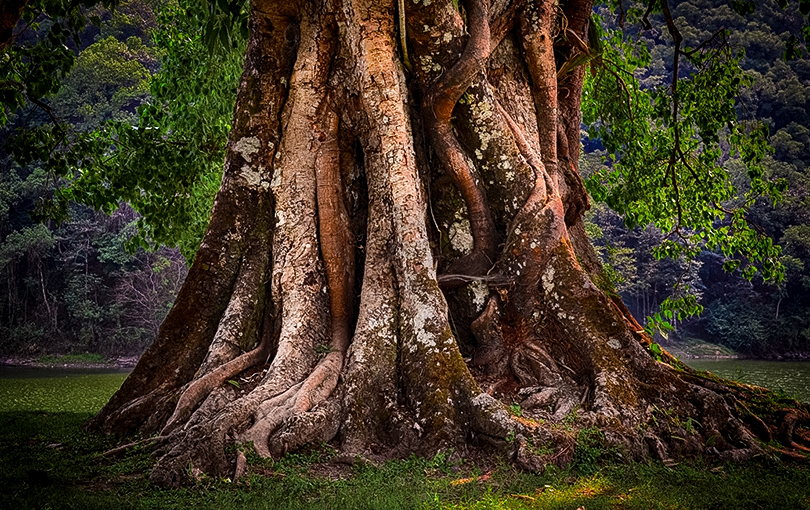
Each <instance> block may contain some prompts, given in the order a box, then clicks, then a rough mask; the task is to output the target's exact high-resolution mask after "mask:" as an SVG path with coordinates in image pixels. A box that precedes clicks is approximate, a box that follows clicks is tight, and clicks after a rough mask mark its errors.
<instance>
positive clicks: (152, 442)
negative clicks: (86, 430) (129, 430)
mask: <svg viewBox="0 0 810 510" xmlns="http://www.w3.org/2000/svg"><path fill="white" fill-rule="evenodd" d="M167 440H168V438H167V437H166V436H163V435H160V436H155V437H148V438H146V439H141V440H140V441H133V442H131V443H127V444H124V445H121V446H118V447H116V448H113V449H112V450H107V451H106V452H103V453H101V454H100V456H101V457H117V456H119V455H123V454H125V453H126V452H127V450H129V449H130V448H135V447H137V446H144V445H145V447H146V448H150V449H151V448H155V447H157V446H160V445H162V444H164V443H165V442H166V441H167Z"/></svg>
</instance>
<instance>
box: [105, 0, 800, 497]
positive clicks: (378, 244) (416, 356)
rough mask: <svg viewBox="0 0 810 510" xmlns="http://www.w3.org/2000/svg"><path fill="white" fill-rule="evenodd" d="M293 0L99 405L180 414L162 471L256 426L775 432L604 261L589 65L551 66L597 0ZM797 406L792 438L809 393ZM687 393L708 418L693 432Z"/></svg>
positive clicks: (255, 30)
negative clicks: (181, 260) (141, 333)
mask: <svg viewBox="0 0 810 510" xmlns="http://www.w3.org/2000/svg"><path fill="white" fill-rule="evenodd" d="M284 9H289V10H291V12H286V11H284ZM298 9H299V8H298V7H297V4H292V3H287V4H283V3H279V2H271V1H267V0H265V1H260V0H254V2H253V4H252V8H251V28H252V31H251V37H250V43H249V45H248V55H247V58H246V62H245V72H244V75H243V79H242V85H241V87H240V93H239V97H238V100H237V106H236V114H235V117H234V129H233V131H232V133H231V140H230V143H229V151H228V160H227V162H226V168H225V177H224V180H223V186H222V190H221V191H220V194H219V196H218V198H217V203H216V206H215V208H214V211H213V212H212V220H211V227H210V228H209V231H208V233H207V234H206V237H205V240H204V242H203V246H202V247H201V249H200V252H199V254H198V256H197V259H196V260H195V263H194V266H193V267H192V270H191V273H190V274H189V277H188V280H187V282H186V284H185V285H184V287H183V290H182V291H181V293H180V295H179V296H178V299H177V303H176V305H175V307H174V308H173V310H172V312H171V313H170V315H169V317H168V318H167V320H166V322H165V323H164V325H163V327H162V328H161V331H160V333H159V335H158V338H157V340H156V341H155V343H154V344H153V346H152V347H151V348H150V349H149V351H148V352H147V353H146V354H145V355H144V357H143V359H142V360H141V362H140V363H139V365H138V367H137V368H136V369H135V371H134V372H133V374H132V375H131V376H130V378H129V379H128V380H127V382H126V383H125V385H124V386H123V387H122V388H121V390H120V391H119V392H118V393H117V394H116V395H115V396H114V397H113V399H112V400H111V401H110V403H109V404H108V405H107V406H106V407H105V408H104V409H103V410H102V411H101V413H99V415H98V416H97V417H96V418H94V420H93V421H92V422H91V425H93V426H95V427H98V428H101V429H102V430H105V431H108V432H112V431H115V432H122V433H129V432H132V431H135V430H138V431H141V432H144V433H152V432H155V431H158V430H162V431H163V432H162V435H163V436H162V437H161V440H160V441H159V442H160V443H161V444H162V445H163V446H162V448H163V450H162V453H163V455H162V457H161V459H160V461H159V462H158V464H157V466H156V467H155V469H154V470H153V474H152V478H153V480H155V481H156V482H159V483H163V484H167V485H175V484H177V483H180V482H181V481H182V477H183V473H185V472H186V470H187V468H188V467H189V466H192V470H195V469H200V470H203V471H208V472H212V473H217V474H221V475H224V476H231V475H233V473H234V472H236V473H242V472H244V469H245V468H244V465H243V464H244V463H243V462H239V463H237V462H236V460H237V459H235V458H229V457H228V455H226V450H227V449H228V446H230V445H232V444H234V443H241V444H245V443H250V442H252V444H253V446H254V448H255V449H256V451H257V452H258V453H259V454H260V455H263V456H267V455H279V454H282V453H284V452H285V451H288V450H291V449H295V448H298V447H300V446H301V445H303V444H306V443H307V442H320V441H331V440H335V441H336V442H337V444H338V446H339V447H340V448H341V449H343V450H344V451H345V452H347V453H352V454H375V453H379V450H380V449H382V450H385V451H387V452H388V453H389V454H391V453H393V454H397V453H402V454H404V453H410V452H413V451H425V452H427V451H432V450H435V449H437V448H439V447H443V446H447V445H452V446H454V447H457V448H459V449H460V450H461V451H463V450H464V449H465V448H467V442H466V441H467V438H469V437H477V438H479V439H481V438H484V439H485V441H483V442H489V443H493V442H494V443H498V442H499V441H503V440H504V439H505V438H507V437H512V436H514V437H516V438H517V441H515V443H514V444H515V451H514V453H515V460H516V462H517V463H518V464H520V465H522V466H524V467H526V468H529V469H539V468H542V466H543V465H544V463H545V462H547V461H550V460H551V459H552V458H553V459H555V462H560V461H561V460H564V459H565V458H570V454H568V457H566V453H565V452H570V441H571V440H570V437H568V436H566V434H565V433H564V432H562V431H561V430H560V429H559V428H555V427H554V424H555V423H557V422H559V421H561V420H563V419H565V417H566V416H573V415H572V413H574V412H575V411H576V416H578V417H579V419H578V421H577V422H576V426H577V427H580V426H590V425H599V426H601V427H603V428H604V430H605V432H606V435H607V436H608V437H609V439H610V441H612V442H614V443H618V444H621V445H623V446H624V447H626V448H627V450H628V452H629V453H631V454H633V455H636V456H639V457H641V456H643V455H648V454H651V455H654V456H657V457H660V458H662V459H663V458H668V457H670V456H674V455H679V454H690V455H691V454H697V453H700V454H703V453H705V452H704V450H705V447H704V446H703V442H705V440H706V439H707V438H709V437H717V438H719V439H717V443H716V444H717V446H715V450H714V454H719V455H720V456H721V457H724V458H742V457H745V456H750V455H751V454H753V453H756V452H757V451H759V448H760V447H759V446H758V444H757V442H756V441H755V439H754V437H753V436H752V435H751V433H750V432H749V431H748V428H747V425H745V424H746V423H751V424H754V425H752V430H754V429H756V430H759V431H761V430H765V431H767V430H768V426H767V425H766V424H765V422H763V421H762V419H760V418H756V417H755V416H754V415H753V414H752V413H751V412H748V411H744V409H747V408H746V407H745V405H744V404H742V403H738V402H741V400H742V399H744V398H748V396H746V395H745V392H746V391H749V390H748V389H746V388H743V387H729V386H725V385H722V384H719V383H714V382H711V381H708V380H706V379H705V378H704V377H702V376H700V375H698V374H695V373H693V372H692V371H690V370H688V369H683V368H682V367H680V365H678V364H677V363H674V360H671V359H670V358H669V357H668V356H667V355H665V356H664V358H665V359H664V360H665V361H669V362H670V364H664V363H660V362H658V361H656V360H655V359H653V357H651V356H650V355H649V353H648V352H647V351H646V349H645V347H647V346H648V345H649V343H650V340H649V338H647V337H646V335H645V334H644V333H643V332H642V331H641V328H640V327H639V325H638V324H637V323H636V322H635V321H634V320H633V319H632V316H631V315H630V314H629V312H628V311H627V309H626V308H625V307H624V305H623V304H622V303H621V301H620V300H619V299H618V298H616V297H615V296H613V295H611V294H609V293H606V292H604V291H603V290H600V289H599V288H598V286H597V285H595V283H594V282H599V281H603V278H602V274H601V272H602V269H601V265H600V262H599V259H598V257H597V256H596V254H595V252H594V250H593V248H592V247H591V245H590V244H589V242H588V239H587V236H586V235H585V231H584V228H583V224H582V213H583V211H584V210H585V209H587V207H588V199H587V194H586V193H585V190H584V187H583V186H582V181H581V179H580V177H579V174H578V171H577V165H578V154H579V125H580V116H579V106H580V96H581V91H582V83H583V79H584V69H583V68H578V69H574V70H573V72H570V73H568V74H567V75H566V76H558V74H557V71H558V69H559V68H560V66H561V65H562V64H563V62H564V61H565V60H566V59H570V58H572V56H574V54H575V53H576V52H580V51H588V50H587V25H588V20H589V13H590V10H591V3H590V2H588V1H582V0H570V1H566V2H562V4H561V5H558V4H557V3H556V2H554V1H552V0H536V1H528V2H525V3H523V2H519V1H511V0H500V1H495V2H492V5H491V6H489V10H488V9H487V2H485V1H484V0H469V1H468V2H466V3H463V12H460V11H459V9H458V8H457V6H456V5H454V2H453V1H452V0H432V1H430V2H428V1H425V2H411V1H407V2H406V6H405V9H404V12H400V11H398V10H396V9H395V8H394V4H393V2H391V3H390V4H386V3H380V2H378V1H376V0H333V1H331V2H324V3H320V2H313V3H310V4H307V6H306V7H301V8H300V11H299V10H298ZM292 11H294V12H292ZM488 11H489V13H488ZM397 12H398V13H399V14H397V15H404V16H405V17H406V20H404V21H405V22H404V23H400V22H398V21H403V20H395V18H394V17H395V13H397ZM515 17H517V20H518V21H517V22H515V21H514V19H513V18H515ZM402 26H405V27H407V28H406V33H405V34H402V33H399V34H398V33H397V30H398V27H402ZM561 27H564V28H565V30H563V29H562V28H561ZM403 35H404V37H403ZM402 40H405V41H407V44H408V45H409V48H408V49H409V55H410V59H411V62H412V64H413V65H412V68H413V70H412V71H408V70H406V69H405V68H404V67H403V66H402V65H401V62H400V55H401V53H400V52H401V50H403V49H404V48H402V47H401V44H402V43H401V41H402ZM490 45H492V46H491V47H490ZM437 269H438V274H437ZM268 280H269V281H268ZM265 283H267V284H266V285H265ZM440 284H441V287H442V288H444V289H445V291H446V294H443V292H442V290H441V288H440ZM445 297H447V300H446V299H445ZM448 302H449V303H450V308H451V309H450V310H448ZM451 317H452V320H451ZM451 326H452V328H451ZM259 338H261V341H260V342H258V339H259ZM257 342H258V344H257ZM462 352H464V354H465V355H468V356H469V357H470V358H472V359H471V361H470V363H469V367H468V365H467V363H465V359H464V358H463V357H462ZM227 380H235V381H239V388H238V389H237V388H236V387H234V385H230V384H227V383H226V382H225V381H227ZM499 399H500V400H499ZM502 402H520V403H521V407H522V409H523V414H524V419H521V420H518V419H515V417H513V416H511V415H510V414H509V413H508V411H507V409H506V407H505V405H504V404H503V403H502ZM661 410H665V411H661ZM661 412H664V415H665V417H661V418H660V419H659V417H657V416H656V413H661ZM796 416H797V418H795V419H794V418H791V420H792V421H791V424H790V425H789V426H786V427H783V433H782V435H783V436H785V438H783V441H784V442H785V443H786V444H792V443H790V439H791V438H792V437H794V433H793V431H794V430H795V428H796V427H800V426H803V424H804V423H805V422H806V421H807V419H808V417H809V416H810V415H808V414H807V412H806V411H805V410H801V411H800V412H799V413H798V414H797V415H796ZM653 417H655V418H656V420H653ZM751 417H753V418H751ZM754 418H756V419H754ZM686 419H697V420H698V421H700V423H702V424H703V428H702V429H701V430H699V431H693V432H694V433H690V434H687V433H686V432H681V431H680V429H678V427H679V426H682V424H683V420H686ZM543 420H545V421H543ZM757 420H759V421H757ZM541 423H545V424H546V425H541ZM650 423H655V424H656V425H650ZM678 424H681V425H678ZM673 427H674V428H673ZM758 433H759V432H758ZM679 434H681V435H679ZM676 436H677V437H679V438H682V437H686V436H689V437H688V438H687V439H686V440H683V441H680V442H679V441H677V440H675V439H673V438H675V437H676ZM529 439H531V440H532V441H535V444H537V443H536V442H537V441H542V442H544V443H550V444H552V445H555V446H556V447H557V451H556V452H555V453H554V454H553V455H552V456H549V457H544V456H542V455H538V454H536V452H533V451H532V449H531V448H530V447H528V445H529V444H530V443H531V441H529Z"/></svg>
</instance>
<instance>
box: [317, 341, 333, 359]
mask: <svg viewBox="0 0 810 510" xmlns="http://www.w3.org/2000/svg"><path fill="white" fill-rule="evenodd" d="M330 352H332V346H330V345H329V344H318V345H316V346H315V354H317V355H318V356H325V355H327V354H329V353H330Z"/></svg>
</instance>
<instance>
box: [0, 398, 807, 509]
mask: <svg viewBox="0 0 810 510" xmlns="http://www.w3.org/2000/svg"><path fill="white" fill-rule="evenodd" d="M0 406H2V404H0ZM90 416H91V414H90V413H53V412H46V411H28V412H8V411H3V412H0V465H2V466H4V469H2V470H0V501H1V502H2V504H0V506H2V507H3V508H15V509H24V508H32V509H33V508H81V509H93V508H99V509H101V508H104V509H118V508H121V509H129V508H132V509H153V508H161V509H163V508H195V509H206V508H211V509H217V510H227V509H230V508H234V509H235V508H239V509H252V508H273V509H295V508H313V509H314V508H341V509H380V508H386V509H390V508H453V509H462V508H470V509H506V508H509V509H512V508H514V509H523V508H526V509H540V508H542V509H556V508H559V509H567V510H573V509H575V508H579V507H583V506H584V507H585V508H586V509H588V510H594V509H606V508H611V509H619V508H621V509H656V508H661V509H664V508H723V509H734V508H739V509H749V508H774V509H776V508H779V509H784V508H810V472H808V470H807V469H806V468H805V467H801V466H799V467H791V466H788V465H785V464H783V463H781V462H780V461H779V460H778V459H776V458H766V457H760V458H758V459H755V460H754V461H750V462H748V463H745V464H740V465H733V464H718V465H710V464H705V463H702V462H695V463H692V464H688V465H683V464H682V465H673V466H671V467H667V466H664V465H663V464H661V463H658V462H650V463H648V464H631V465H629V466H628V465H625V464H621V463H618V462H620V461H621V460H622V459H621V457H619V456H618V452H615V451H609V450H608V451H606V450H604V449H602V448H600V445H599V441H598V435H591V436H590V437H586V436H583V435H582V434H581V433H580V434H579V435H578V438H577V439H578V445H577V451H576V455H575V463H574V465H573V466H572V467H570V468H569V469H567V470H558V469H556V468H554V467H553V466H552V467H551V468H549V469H548V470H547V471H546V472H545V473H544V474H542V475H538V474H529V473H524V472H519V471H517V470H515V469H513V468H512V467H510V464H509V463H508V462H507V460H506V452H504V454H503V455H495V456H494V457H491V458H490V459H489V462H488V463H482V462H480V459H478V460H477V461H476V464H475V465H473V462H471V461H469V460H468V459H464V458H461V457H460V456H458V455H455V454H454V453H453V452H445V453H442V454H439V455H437V456H436V457H434V458H432V459H420V458H415V457H412V458H410V459H406V460H399V461H389V462H385V463H382V464H380V465H379V466H376V465H373V464H369V463H362V462H355V463H352V462H351V460H350V459H341V458H337V457H335V456H334V452H333V450H331V449H330V448H329V447H328V446H323V447H318V448H315V449H310V450H308V451H306V452H304V453H300V454H295V455H287V456H286V457H284V458H282V459H281V460H278V461H273V460H259V459H255V458H252V457H250V456H249V460H250V461H251V465H250V467H249V469H248V475H247V476H246V477H245V478H243V479H242V481H240V482H239V483H238V484H233V483H230V482H229V481H227V480H217V479H211V478H206V477H202V478H200V479H199V480H198V481H197V482H196V484H194V485H193V486H190V487H185V488H182V489H178V490H168V491H167V490H165V489H160V488H158V487H156V486H154V485H153V484H151V483H150V482H149V481H148V472H149V469H150V467H151V466H152V465H153V463H154V459H152V458H151V457H150V455H149V454H148V453H146V452H144V451H143V450H142V449H137V448H136V449H134V450H132V451H129V452H127V453H126V454H125V455H123V456H120V457H115V458H113V457H111V456H102V455H101V453H102V452H104V451H107V450H108V449H110V448H112V447H114V446H115V443H114V441H113V440H111V439H109V438H103V437H100V436H96V435H90V434H86V433H84V432H82V431H81V430H80V428H79V427H80V425H81V423H82V422H83V421H84V420H86V419H87V418H89V417H90Z"/></svg>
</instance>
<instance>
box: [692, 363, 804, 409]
mask: <svg viewBox="0 0 810 510" xmlns="http://www.w3.org/2000/svg"><path fill="white" fill-rule="evenodd" d="M684 361H685V362H686V364H687V365H689V366H690V367H692V368H694V369H697V370H708V371H709V372H711V373H713V374H715V375H717V376H720V377H724V378H726V379H733V380H735V381H738V382H741V383H745V384H754V385H756V386H764V387H766V388H770V389H772V390H775V391H779V390H781V391H784V392H785V393H787V394H788V395H789V396H791V397H794V398H796V399H797V400H801V401H802V402H810V361H763V360H752V359H694V360H684Z"/></svg>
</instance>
